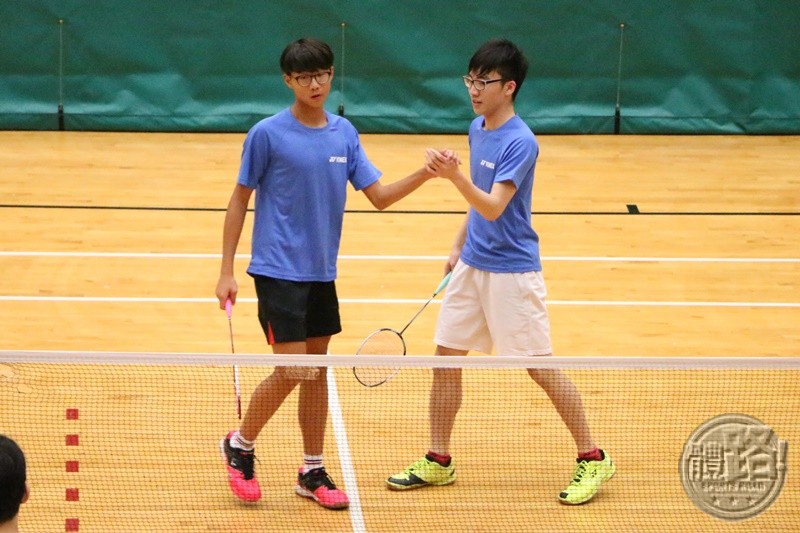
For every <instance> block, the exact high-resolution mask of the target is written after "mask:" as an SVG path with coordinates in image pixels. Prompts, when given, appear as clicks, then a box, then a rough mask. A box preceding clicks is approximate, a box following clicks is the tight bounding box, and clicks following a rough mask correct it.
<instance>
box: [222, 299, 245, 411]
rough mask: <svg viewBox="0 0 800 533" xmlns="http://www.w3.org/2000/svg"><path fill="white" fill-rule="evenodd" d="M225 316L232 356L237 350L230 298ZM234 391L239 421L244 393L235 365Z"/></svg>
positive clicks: (226, 305)
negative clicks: (234, 345)
mask: <svg viewBox="0 0 800 533" xmlns="http://www.w3.org/2000/svg"><path fill="white" fill-rule="evenodd" d="M225 314H226V315H228V333H230V337H231V354H235V353H236V350H234V348H233V322H232V320H231V315H232V314H233V302H231V300H230V298H229V299H227V300H225ZM233 390H234V392H235V393H236V415H237V416H238V417H239V420H241V419H242V392H241V389H240V388H239V366H238V365H233Z"/></svg>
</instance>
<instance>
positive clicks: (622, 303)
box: [0, 296, 800, 308]
mask: <svg viewBox="0 0 800 533" xmlns="http://www.w3.org/2000/svg"><path fill="white" fill-rule="evenodd" d="M236 301H237V302H247V303H253V302H257V301H258V300H257V299H256V298H237V299H236ZM0 302H111V303H217V299H216V298H170V297H157V296H154V297H139V296H0ZM425 302H427V300H425V299H416V298H340V299H339V303H340V304H424V303H425ZM431 303H441V300H433V301H432V302H431ZM547 305H553V306H556V305H563V306H584V307H591V306H601V307H608V306H612V307H626V306H628V307H636V306H643V307H786V308H800V302H692V301H653V300H548V301H547Z"/></svg>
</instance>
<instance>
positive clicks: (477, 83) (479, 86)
mask: <svg viewBox="0 0 800 533" xmlns="http://www.w3.org/2000/svg"><path fill="white" fill-rule="evenodd" d="M463 79H464V85H465V86H466V88H467V89H472V88H473V87H475V89H476V90H477V91H478V92H480V91H482V90H484V89H485V88H486V86H487V85H489V84H490V83H496V82H498V81H506V80H505V79H504V78H497V79H496V80H476V79H472V78H470V77H469V76H463Z"/></svg>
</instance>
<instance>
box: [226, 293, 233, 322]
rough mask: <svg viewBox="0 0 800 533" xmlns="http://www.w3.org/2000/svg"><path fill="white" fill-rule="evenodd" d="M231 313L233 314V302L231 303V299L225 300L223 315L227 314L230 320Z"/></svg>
mask: <svg viewBox="0 0 800 533" xmlns="http://www.w3.org/2000/svg"><path fill="white" fill-rule="evenodd" d="M231 313H233V302H231V299H230V298H228V299H227V300H225V314H227V315H228V318H230V317H231Z"/></svg>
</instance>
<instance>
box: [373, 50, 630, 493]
mask: <svg viewBox="0 0 800 533" xmlns="http://www.w3.org/2000/svg"><path fill="white" fill-rule="evenodd" d="M527 70H528V62H527V60H526V58H525V56H524V55H523V53H522V51H521V50H520V49H519V48H518V47H517V46H516V45H514V44H513V43H512V42H510V41H508V40H494V41H489V42H487V43H485V44H484V45H483V46H481V47H480V48H479V49H478V50H477V51H476V52H475V54H474V55H473V56H472V58H471V59H470V61H469V66H468V72H469V74H468V75H467V76H464V84H465V85H466V87H467V89H468V92H469V96H470V100H471V102H472V109H473V111H474V112H475V113H476V114H477V115H479V116H478V117H477V118H476V119H475V120H474V121H473V122H472V124H471V125H470V128H469V146H470V174H471V177H472V179H471V180H470V178H469V177H467V176H465V175H464V174H462V173H461V171H460V170H459V168H458V164H459V159H458V156H457V155H456V154H455V153H453V152H452V151H450V150H445V151H437V150H432V149H429V150H428V151H427V155H426V160H427V167H428V170H430V171H431V172H432V173H435V174H436V175H438V176H441V177H443V178H446V179H448V180H450V181H451V182H452V183H453V185H455V187H456V188H457V189H458V191H459V192H460V193H461V195H462V196H464V198H465V199H466V200H467V202H468V203H469V205H470V209H469V211H468V213H467V217H466V219H465V220H464V223H463V225H462V227H461V229H460V230H459V232H458V234H457V235H456V239H455V243H454V244H453V248H452V251H451V252H450V256H449V258H448V262H447V264H446V266H445V272H449V271H451V270H452V277H451V279H450V284H449V285H448V288H447V293H446V294H445V297H444V300H443V302H442V307H441V311H440V312H439V321H438V324H437V327H436V335H435V339H434V340H435V342H436V345H437V347H436V355H444V356H446V355H466V354H467V353H468V352H469V350H478V351H481V352H484V353H490V352H491V351H492V346H494V347H495V348H496V352H497V353H498V354H499V355H514V356H543V355H550V354H551V353H552V348H551V344H550V323H549V318H548V314H547V307H546V306H545V295H546V290H545V285H544V279H543V277H542V272H541V271H542V266H541V262H540V257H539V237H538V235H537V234H536V232H535V231H534V230H533V228H532V227H531V203H532V202H531V201H532V191H533V176H534V168H535V166H536V159H537V156H538V154H539V146H538V144H537V141H536V138H535V136H534V135H533V133H532V132H531V130H530V128H528V126H527V125H526V124H525V123H524V122H523V121H522V119H521V118H520V117H519V116H518V115H517V114H516V113H515V111H514V99H515V98H516V96H517V93H518V92H519V90H520V87H522V83H523V81H524V80H525V75H526V74H527ZM528 374H529V375H530V377H531V378H532V379H533V380H534V381H535V382H536V383H537V384H538V385H539V386H541V387H542V389H544V391H545V392H546V393H547V395H548V397H549V398H550V400H551V402H552V403H553V405H554V407H555V408H556V410H557V411H558V413H559V415H560V416H561V418H562V420H563V421H564V423H565V424H566V426H567V428H568V429H569V431H570V433H571V434H572V437H573V439H574V441H575V444H576V447H577V451H578V458H577V466H576V468H575V473H574V475H573V478H572V481H571V482H570V484H569V486H568V487H567V488H565V489H564V490H563V491H562V492H561V493H560V494H559V496H558V499H559V501H561V502H562V503H566V504H580V503H584V502H587V501H589V500H590V499H591V498H592V497H594V495H595V494H596V493H597V491H598V489H599V488H600V485H601V484H602V483H603V482H604V481H606V480H607V479H609V478H610V477H611V476H612V475H613V474H614V472H615V470H616V467H615V465H614V464H613V463H612V462H611V459H610V458H609V457H608V456H607V455H606V454H605V453H604V452H603V450H601V449H599V448H598V447H597V446H595V444H594V442H593V440H592V437H591V434H590V431H589V426H588V423H587V421H586V416H585V414H584V410H583V406H582V402H581V398H580V394H579V393H578V390H577V388H576V387H575V385H574V384H573V383H572V381H570V379H569V378H568V377H567V376H566V375H564V374H563V373H562V372H561V371H560V370H558V369H545V368H541V369H529V370H528ZM430 394H431V397H430V432H431V433H430V448H429V451H428V453H427V454H426V455H425V456H424V457H423V458H422V459H420V460H419V461H417V462H415V463H414V464H412V465H411V466H409V467H408V468H406V469H405V470H404V471H403V472H400V473H398V474H395V475H393V476H391V477H389V478H388V479H387V481H386V482H387V484H388V486H389V488H391V489H395V490H408V489H415V488H419V487H424V486H428V485H448V484H450V483H453V482H454V481H455V480H456V472H455V468H454V466H453V462H452V460H451V458H450V454H449V446H450V435H451V433H452V429H453V425H454V422H455V418H456V414H457V413H458V410H459V408H460V406H461V397H462V385H461V370H460V369H441V368H440V369H434V371H433V384H432V387H431V393H430ZM510 453H521V452H520V451H517V450H510Z"/></svg>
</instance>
